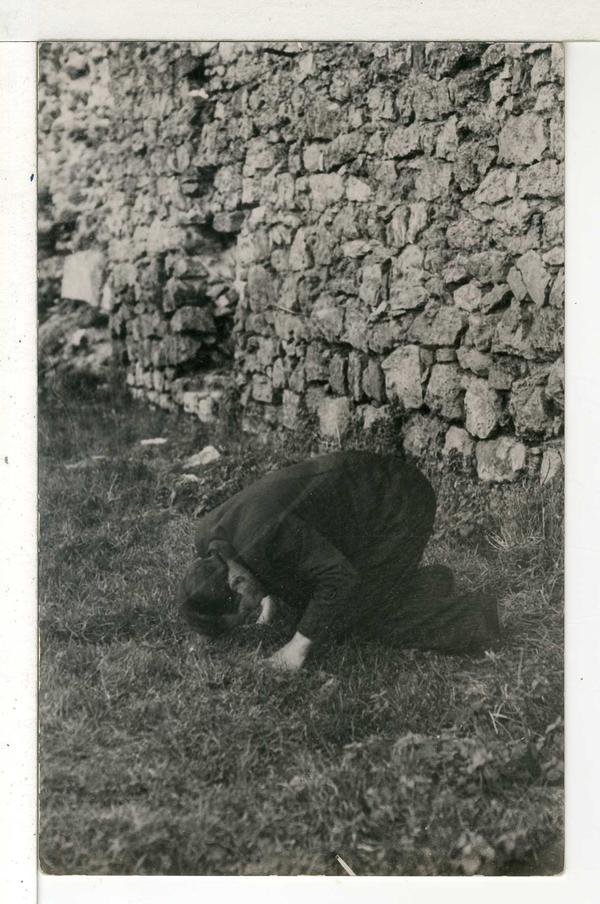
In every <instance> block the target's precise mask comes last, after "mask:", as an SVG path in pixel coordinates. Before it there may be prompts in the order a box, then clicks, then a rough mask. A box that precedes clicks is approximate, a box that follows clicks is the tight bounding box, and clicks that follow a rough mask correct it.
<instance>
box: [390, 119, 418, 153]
mask: <svg viewBox="0 0 600 904" xmlns="http://www.w3.org/2000/svg"><path fill="white" fill-rule="evenodd" d="M419 147H420V131H419V127H418V126H417V125H415V124H413V125H410V126H398V128H397V129H394V131H393V132H392V134H391V135H390V136H389V138H388V139H387V140H386V142H385V148H384V153H385V156H386V157H392V158H394V157H399V158H402V157H410V156H412V155H413V154H415V153H416V152H417V151H418V150H419Z"/></svg>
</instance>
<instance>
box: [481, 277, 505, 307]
mask: <svg viewBox="0 0 600 904" xmlns="http://www.w3.org/2000/svg"><path fill="white" fill-rule="evenodd" d="M510 299H511V290H510V286H508V285H506V284H504V283H501V284H500V285H497V286H494V287H493V288H492V289H490V291H489V292H486V293H485V294H484V295H483V296H482V298H481V305H480V308H481V310H482V311H483V312H484V314H487V313H489V312H490V311H495V310H496V308H499V307H500V306H501V305H503V304H506V302H507V301H510Z"/></svg>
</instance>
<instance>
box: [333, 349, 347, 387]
mask: <svg viewBox="0 0 600 904" xmlns="http://www.w3.org/2000/svg"><path fill="white" fill-rule="evenodd" d="M347 366H348V363H347V360H346V358H343V357H342V355H334V356H333V357H332V359H331V361H330V362H329V385H330V386H331V388H332V389H333V391H334V392H336V393H338V395H345V394H346V392H347V389H348V384H347V383H346V369H347Z"/></svg>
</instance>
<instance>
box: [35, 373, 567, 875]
mask: <svg viewBox="0 0 600 904" xmlns="http://www.w3.org/2000/svg"><path fill="white" fill-rule="evenodd" d="M150 436H165V437H168V440H169V441H168V443H166V444H165V445H163V446H156V447H144V446H141V445H140V443H139V440H140V439H142V438H145V437H150ZM207 442H213V443H215V444H216V445H218V446H219V448H220V449H221V451H222V453H223V455H222V458H221V459H220V460H219V461H218V462H215V463H213V464H211V465H209V466H207V467H206V469H205V471H204V472H203V475H202V480H201V483H200V485H198V486H197V487H196V489H195V492H194V494H193V495H192V496H187V497H182V498H181V499H179V498H177V499H173V494H172V489H173V486H174V483H175V481H176V479H177V476H178V475H179V474H181V472H182V468H181V461H182V459H183V458H184V457H185V456H186V455H187V454H189V453H191V452H193V451H197V450H198V449H199V448H201V447H202V445H204V444H205V443H207ZM311 442H312V440H311V437H310V435H303V436H301V437H300V438H299V439H297V440H294V441H293V444H291V445H290V444H288V445H286V444H285V443H284V442H283V441H281V442H278V443H273V444H272V445H271V446H268V447H267V446H259V445H257V443H256V441H253V440H252V439H249V438H245V439H240V438H239V437H238V436H236V434H235V433H234V432H232V431H231V430H229V431H228V430H225V429H223V428H220V429H219V430H217V431H216V433H213V434H211V435H209V433H208V432H206V430H205V429H204V428H203V427H202V426H201V425H199V423H198V422H197V421H194V420H193V419H191V418H181V417H176V416H174V415H171V414H165V413H163V412H153V411H151V410H149V409H147V408H145V407H143V406H141V405H138V404H135V403H132V402H131V401H129V400H127V399H126V397H125V396H123V395H122V394H121V393H119V392H112V393H111V392H107V391H104V392H100V391H97V392H94V391H90V390H87V391H83V390H78V391H74V390H72V389H71V390H67V389H62V390H58V391H55V392H52V393H49V394H47V395H46V396H45V397H44V399H43V400H42V403H41V407H40V532H41V543H40V583H39V605H40V698H39V699H40V713H39V715H40V774H41V786H40V861H41V865H42V868H43V869H44V870H45V871H47V872H51V873H90V874H94V873H103V874H107V873H108V874H110V873H119V874H198V875H206V874H213V875H214V874H221V875H240V874H242V875H252V874H272V873H274V874H301V873H302V874H328V875H340V874H342V872H343V871H342V868H341V866H340V865H339V863H338V862H337V861H336V859H335V855H336V854H339V855H340V856H341V857H342V858H343V859H344V860H345V861H346V862H347V863H348V864H349V865H350V866H351V868H352V869H353V870H354V871H355V872H356V873H357V874H359V875H377V874H379V875H442V874H450V875H455V874H458V875H462V874H467V875H472V874H536V873H551V872H557V871H560V870H561V868H562V837H563V792H562V782H563V775H562V766H563V732H562V713H563V698H562V681H563V677H562V665H563V656H562V528H561V510H562V488H561V487H560V486H557V485H554V486H552V487H549V488H546V489H544V490H541V489H540V488H539V487H538V486H537V485H535V484H533V483H532V484H527V483H525V484H521V485H519V486H515V487H501V488H496V489H494V490H493V491H490V490H488V491H483V490H482V488H481V487H478V486H477V485H476V483H475V482H473V481H472V480H471V478H470V476H469V475H468V474H465V473H463V472H462V471H461V470H460V469H459V468H457V467H454V468H450V469H449V470H448V471H447V472H445V473H444V474H443V475H441V474H440V473H439V472H437V471H436V470H435V469H434V468H433V467H432V468H431V474H432V477H433V479H434V481H435V483H436V486H437V489H438V495H439V500H440V505H439V511H438V517H437V522H436V533H435V535H434V537H433V538H432V541H431V543H430V546H429V549H428V558H429V560H430V561H440V562H446V563H448V564H450V565H451V566H452V567H453V568H454V570H455V572H456V574H457V576H458V578H459V580H460V582H461V583H462V584H463V585H465V586H467V587H475V586H480V585H484V584H485V585H487V586H489V587H491V588H493V589H494V591H495V592H496V593H497V595H498V597H499V599H500V601H501V612H502V619H503V621H504V623H505V628H506V631H505V640H504V644H503V646H502V647H501V649H499V650H498V651H496V652H488V653H486V654H485V655H481V656H477V657H448V656H446V657H445V656H439V655H435V654H430V653H416V652H413V651H407V650H397V649H389V648H386V647H385V646H383V645H379V644H375V643H372V644H362V645H361V644H359V643H346V644H345V645H340V646H337V647H335V648H332V649H330V650H329V651H327V652H326V653H323V654H322V655H320V657H319V658H318V659H315V660H313V661H311V663H310V665H309V666H308V667H307V668H306V669H305V670H304V671H303V672H301V673H299V674H297V675H293V676H288V675H280V674H278V673H274V672H272V671H271V670H270V669H268V668H266V667H265V666H264V665H263V664H262V659H263V657H264V655H265V654H266V653H268V652H269V650H271V649H273V648H274V647H275V646H276V645H277V643H278V642H281V637H282V631H284V630H285V629H276V628H258V627H252V628H249V629H246V630H242V631H240V632H239V633H238V634H237V635H230V636H229V637H227V638H225V639H219V640H217V641H211V642H206V641H203V640H202V639H201V638H199V637H197V636H194V635H192V634H190V633H189V631H188V630H187V628H186V627H185V625H184V624H183V623H182V622H181V621H180V619H179V617H178V614H177V612H176V610H175V608H174V606H173V602H172V597H173V591H174V588H175V586H176V583H177V581H178V579H179V577H180V575H181V574H182V572H183V570H184V568H185V567H186V565H187V563H188V561H189V559H190V553H191V538H192V533H193V526H194V515H193V512H194V510H198V509H199V510H200V511H201V510H203V509H207V508H210V507H211V506H213V505H215V504H217V503H218V502H219V501H221V499H223V498H225V497H226V496H227V495H228V494H230V493H232V492H234V491H235V490H237V489H238V488H240V487H241V486H243V485H244V484H246V483H249V482H250V481H251V480H252V479H254V478H255V477H257V476H258V475H259V474H260V473H262V472H264V471H265V470H266V469H268V468H271V467H274V466H277V464H279V463H282V462H287V461H290V460H295V459H299V458H302V457H303V456H304V455H306V454H307V450H308V447H309V446H310V445H311ZM91 456H104V457H98V458H95V459H93V458H92V457H91ZM73 465H77V466H76V467H73Z"/></svg>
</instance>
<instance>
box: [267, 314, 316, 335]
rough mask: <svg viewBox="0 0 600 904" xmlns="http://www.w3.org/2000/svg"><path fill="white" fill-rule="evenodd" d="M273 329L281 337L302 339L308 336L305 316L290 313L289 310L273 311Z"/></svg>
mask: <svg viewBox="0 0 600 904" xmlns="http://www.w3.org/2000/svg"><path fill="white" fill-rule="evenodd" d="M273 329H274V330H275V335H277V336H279V338H280V339H286V340H292V339H295V340H300V339H307V338H308V329H307V326H306V323H305V322H304V320H303V318H302V317H300V316H299V315H297V314H288V313H287V311H279V310H276V311H274V312H273Z"/></svg>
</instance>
